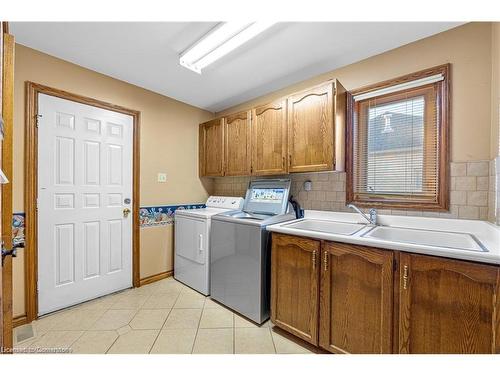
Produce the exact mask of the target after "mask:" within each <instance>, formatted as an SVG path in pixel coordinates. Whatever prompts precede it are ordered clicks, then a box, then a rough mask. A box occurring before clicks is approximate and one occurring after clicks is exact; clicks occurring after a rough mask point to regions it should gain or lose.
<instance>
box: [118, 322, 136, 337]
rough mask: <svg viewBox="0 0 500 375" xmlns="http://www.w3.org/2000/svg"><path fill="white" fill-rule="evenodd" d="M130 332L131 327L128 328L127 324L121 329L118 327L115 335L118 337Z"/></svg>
mask: <svg viewBox="0 0 500 375" xmlns="http://www.w3.org/2000/svg"><path fill="white" fill-rule="evenodd" d="M130 331H132V327H130V325H129V324H127V325H124V326H123V327H120V328H118V329H117V330H116V333H118V336H121V335H124V334H126V333H128V332H130Z"/></svg>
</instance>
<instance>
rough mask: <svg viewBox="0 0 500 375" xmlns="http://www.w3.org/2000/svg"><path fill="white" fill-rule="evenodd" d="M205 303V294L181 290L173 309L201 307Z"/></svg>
mask: <svg viewBox="0 0 500 375" xmlns="http://www.w3.org/2000/svg"><path fill="white" fill-rule="evenodd" d="M204 304H205V296H203V295H201V294H198V293H195V292H191V291H189V292H181V294H180V295H179V298H177V301H176V302H175V305H174V309H201V308H203V305H204Z"/></svg>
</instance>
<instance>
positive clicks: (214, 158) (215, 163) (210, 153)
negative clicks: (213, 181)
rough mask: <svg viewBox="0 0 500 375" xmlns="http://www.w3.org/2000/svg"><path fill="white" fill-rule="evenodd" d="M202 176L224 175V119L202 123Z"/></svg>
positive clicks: (200, 157)
mask: <svg viewBox="0 0 500 375" xmlns="http://www.w3.org/2000/svg"><path fill="white" fill-rule="evenodd" d="M199 159H200V160H199V167H200V176H223V175H224V126H223V121H222V119H215V120H211V121H208V122H205V123H203V124H200V134H199Z"/></svg>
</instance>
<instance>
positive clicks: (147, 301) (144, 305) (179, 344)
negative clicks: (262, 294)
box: [14, 278, 315, 354]
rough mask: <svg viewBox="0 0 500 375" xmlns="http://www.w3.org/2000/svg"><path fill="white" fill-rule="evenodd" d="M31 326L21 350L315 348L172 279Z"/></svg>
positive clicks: (300, 351)
mask: <svg viewBox="0 0 500 375" xmlns="http://www.w3.org/2000/svg"><path fill="white" fill-rule="evenodd" d="M31 327H32V328H33V332H34V337H32V338H29V339H26V340H24V341H20V342H16V343H15V347H16V348H21V349H25V348H29V350H31V351H33V350H38V349H42V350H43V349H47V348H59V349H63V350H65V351H67V352H70V353H88V354H90V353H122V354H129V353H130V354H132V353H158V354H160V353H163V354H188V353H197V354H198V353H199V354H202V353H203V354H209V353H218V354H275V353H278V354H287V353H290V354H306V353H312V352H314V351H315V349H314V348H313V347H311V346H309V345H308V344H306V343H303V342H301V341H300V340H298V339H295V338H294V337H292V336H290V335H288V334H287V333H285V332H283V331H282V330H280V329H279V328H277V327H274V326H273V324H272V323H271V322H270V321H267V322H266V323H264V324H263V325H262V326H257V325H255V324H254V323H252V322H250V321H248V320H246V319H244V318H242V317H241V316H239V315H237V314H235V313H233V312H232V311H231V310H228V309H227V308H225V307H223V306H222V305H220V304H218V303H217V302H215V301H213V300H211V299H210V298H209V297H205V296H203V295H201V294H199V293H197V292H196V291H194V290H192V289H190V288H188V287H186V286H185V285H183V284H181V283H179V282H177V281H176V280H174V279H173V278H168V279H164V280H161V281H158V282H156V283H153V284H149V285H145V286H142V287H140V288H136V289H128V290H125V291H123V292H120V293H116V294H112V295H109V296H106V297H102V298H98V299H96V300H93V301H89V302H86V303H83V304H81V305H78V306H75V307H72V308H68V309H65V310H62V311H59V312H56V313H54V314H51V315H48V316H45V317H42V318H41V319H39V320H36V321H34V322H33V323H32V325H31ZM27 328H30V327H27V326H21V327H18V328H16V330H15V331H14V340H16V338H17V337H18V336H19V337H23V336H24V337H25V334H24V333H25V332H26V329H27ZM18 333H23V334H18Z"/></svg>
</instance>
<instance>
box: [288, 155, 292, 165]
mask: <svg viewBox="0 0 500 375" xmlns="http://www.w3.org/2000/svg"><path fill="white" fill-rule="evenodd" d="M288 166H289V167H291V166H292V154H290V155H288Z"/></svg>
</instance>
